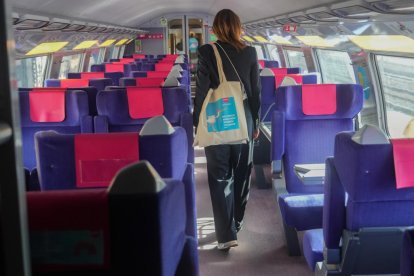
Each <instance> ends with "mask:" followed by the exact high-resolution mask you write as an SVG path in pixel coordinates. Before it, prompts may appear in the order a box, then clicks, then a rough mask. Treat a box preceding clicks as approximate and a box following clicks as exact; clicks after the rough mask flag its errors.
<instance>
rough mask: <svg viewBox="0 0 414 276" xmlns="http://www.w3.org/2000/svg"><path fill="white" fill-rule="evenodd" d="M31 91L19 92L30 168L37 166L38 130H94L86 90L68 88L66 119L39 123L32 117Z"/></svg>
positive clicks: (26, 165)
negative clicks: (35, 144)
mask: <svg viewBox="0 0 414 276" xmlns="http://www.w3.org/2000/svg"><path fill="white" fill-rule="evenodd" d="M29 93H30V92H29V91H27V90H26V91H24V90H21V91H20V92H19V102H20V114H21V115H20V117H21V127H22V139H23V163H24V166H25V167H26V168H28V169H29V170H31V169H33V168H34V167H35V166H36V158H35V149H34V134H35V133H36V132H38V131H45V130H54V131H57V132H60V133H81V132H86V133H90V132H93V122H92V117H90V116H88V114H89V107H88V96H87V94H86V92H84V91H79V90H68V91H67V92H66V93H65V109H66V113H65V120H64V121H63V122H58V123H37V122H33V121H32V120H31V119H30V105H29Z"/></svg>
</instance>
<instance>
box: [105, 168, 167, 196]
mask: <svg viewBox="0 0 414 276" xmlns="http://www.w3.org/2000/svg"><path fill="white" fill-rule="evenodd" d="M137 184H139V185H137ZM165 187H166V185H165V182H164V181H163V180H162V179H161V177H160V176H159V174H158V173H157V171H156V170H155V169H154V167H152V166H151V164H150V163H149V162H148V161H141V162H139V163H135V164H132V165H129V166H127V167H125V168H123V169H122V170H121V171H119V172H118V174H117V175H116V176H115V178H114V180H113V181H112V184H111V186H110V187H109V194H110V195H111V194H117V195H131V194H154V193H159V192H160V191H162V190H163V189H164V188H165Z"/></svg>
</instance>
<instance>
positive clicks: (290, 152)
mask: <svg viewBox="0 0 414 276" xmlns="http://www.w3.org/2000/svg"><path fill="white" fill-rule="evenodd" d="M362 96H363V95H362V87H361V86H360V85H347V84H345V85H333V84H332V85H302V86H287V87H280V88H279V89H278V91H277V93H276V111H275V112H274V113H273V116H272V169H273V173H274V174H275V175H281V173H282V167H283V178H280V179H275V181H274V188H275V192H276V196H277V201H278V203H279V207H280V212H281V215H282V219H283V222H284V228H285V235H286V239H287V243H288V249H289V254H290V255H300V248H299V241H298V238H297V233H296V231H303V230H309V229H314V228H320V227H321V226H322V206H323V194H322V193H323V185H322V183H321V182H322V180H320V179H319V181H318V179H316V181H308V179H305V178H302V177H301V175H299V174H298V172H297V171H296V169H295V165H300V164H319V163H324V162H325V159H326V158H327V157H329V156H332V155H333V150H334V140H335V135H336V134H337V133H338V132H341V131H347V130H348V131H349V130H353V129H354V124H353V118H354V117H355V116H356V115H357V114H358V112H359V111H360V110H361V108H362V102H363V98H362Z"/></svg>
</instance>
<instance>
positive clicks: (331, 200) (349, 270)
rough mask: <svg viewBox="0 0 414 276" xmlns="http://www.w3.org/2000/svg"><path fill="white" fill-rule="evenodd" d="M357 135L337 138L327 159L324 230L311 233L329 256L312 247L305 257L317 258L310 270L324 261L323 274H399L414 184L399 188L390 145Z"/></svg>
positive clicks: (410, 221)
mask: <svg viewBox="0 0 414 276" xmlns="http://www.w3.org/2000/svg"><path fill="white" fill-rule="evenodd" d="M358 136H360V135H354V133H353V132H343V133H340V134H338V135H337V136H336V139H335V150H334V157H333V158H328V159H327V161H326V176H325V187H324V191H325V198H324V209H323V232H322V231H319V230H318V231H317V234H315V233H314V234H310V235H311V236H312V238H313V241H312V242H313V243H319V247H318V249H320V248H321V247H324V250H323V251H324V252H326V254H325V258H324V259H322V260H321V259H319V260H317V257H316V251H315V252H311V251H312V250H311V248H310V247H307V248H305V247H304V250H306V251H308V252H307V253H305V256H312V255H313V256H314V257H313V259H312V258H309V259H308V263H309V265H310V266H311V268H314V267H312V265H315V263H314V262H315V260H316V261H323V262H320V263H318V264H317V265H316V270H317V271H318V273H322V274H323V275H331V274H336V273H338V272H339V271H341V273H342V275H372V274H399V273H400V251H401V241H402V237H403V233H404V229H406V228H407V227H410V226H413V225H414V216H413V215H412V213H411V212H409V211H407V210H413V209H414V188H406V189H397V188H396V180H395V169H394V156H393V147H392V145H391V144H390V143H383V142H381V143H379V142H374V143H372V142H359V141H358V139H359V138H358ZM383 140H385V141H386V140H387V139H386V137H385V135H384V139H383ZM305 235H308V232H306V233H305ZM322 274H321V275H322Z"/></svg>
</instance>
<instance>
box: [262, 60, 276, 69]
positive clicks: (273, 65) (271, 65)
mask: <svg viewBox="0 0 414 276" xmlns="http://www.w3.org/2000/svg"><path fill="white" fill-rule="evenodd" d="M264 64H265V67H266V68H279V62H278V61H276V60H265V61H264Z"/></svg>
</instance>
